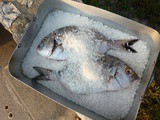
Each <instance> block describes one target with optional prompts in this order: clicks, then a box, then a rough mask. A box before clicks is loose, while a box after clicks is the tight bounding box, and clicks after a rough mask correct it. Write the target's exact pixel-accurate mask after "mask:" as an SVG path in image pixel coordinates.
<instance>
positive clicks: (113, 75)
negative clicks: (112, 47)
mask: <svg viewBox="0 0 160 120" xmlns="http://www.w3.org/2000/svg"><path fill="white" fill-rule="evenodd" d="M102 63H103V74H104V75H105V78H106V79H105V83H106V85H108V91H117V90H121V89H125V88H129V87H130V86H131V85H132V84H133V83H135V82H137V81H139V80H140V78H139V76H138V75H137V74H136V72H135V71H134V70H133V69H132V68H131V67H129V66H128V65H127V64H126V63H125V62H123V61H122V60H120V59H118V58H116V57H113V56H110V55H107V56H105V57H104V58H103V60H102ZM106 81H107V82H106Z"/></svg>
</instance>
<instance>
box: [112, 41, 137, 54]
mask: <svg viewBox="0 0 160 120" xmlns="http://www.w3.org/2000/svg"><path fill="white" fill-rule="evenodd" d="M138 41H139V39H130V40H116V41H114V42H115V43H114V44H117V45H118V47H120V49H121V48H122V49H124V50H126V51H128V52H132V53H137V51H136V50H135V49H134V48H132V45H134V44H135V43H136V42H138Z"/></svg>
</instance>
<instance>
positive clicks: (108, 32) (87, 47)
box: [22, 11, 149, 119]
mask: <svg viewBox="0 0 160 120" xmlns="http://www.w3.org/2000/svg"><path fill="white" fill-rule="evenodd" d="M70 25H75V26H80V25H81V26H82V27H83V26H84V27H86V28H94V29H96V30H97V31H99V32H100V33H102V34H103V35H105V36H106V37H107V38H108V39H111V40H118V39H134V38H137V37H136V36H132V35H129V34H127V33H124V32H121V31H119V30H115V29H113V28H110V27H108V26H105V25H103V24H102V23H101V22H98V21H93V20H91V19H89V18H87V17H84V16H80V15H75V14H72V13H67V12H63V11H55V12H53V13H50V14H49V15H48V17H47V18H46V20H45V21H44V23H43V26H42V28H41V30H40V32H39V34H38V35H37V37H36V38H35V40H34V42H33V44H32V46H31V48H30V50H29V52H28V54H27V56H26V58H25V59H24V62H23V64H22V69H23V71H24V74H25V75H27V76H28V77H30V78H33V77H35V76H36V75H38V73H37V72H36V71H35V70H33V66H39V67H43V68H48V69H52V70H57V71H58V70H61V69H63V68H64V67H65V66H66V65H69V69H68V70H67V72H65V74H64V75H63V76H62V77H64V79H62V81H61V82H63V83H64V84H65V82H66V83H67V84H69V86H68V88H69V89H70V90H73V91H75V92H82V91H86V90H88V88H92V89H90V91H94V90H95V91H96V90H97V91H98V90H103V89H104V88H101V87H102V85H101V84H100V82H96V80H98V78H100V76H101V74H100V73H99V71H100V70H97V68H98V66H96V64H95V63H94V62H90V60H91V59H94V58H92V57H93V56H92V54H90V52H92V51H93V49H94V47H93V45H92V44H93V43H92V42H91V41H88V40H87V39H86V37H84V39H85V40H82V39H83V38H82V35H77V38H74V39H73V36H72V33H69V34H67V38H66V41H67V42H69V43H67V42H66V44H63V45H64V47H65V48H66V50H67V52H68V56H69V58H70V59H69V60H70V61H69V62H68V61H65V62H64V61H62V62H57V61H53V60H49V59H46V58H45V57H42V56H40V55H38V54H37V52H36V47H37V46H38V44H39V43H40V41H41V39H42V38H43V37H45V36H46V35H48V34H49V33H50V32H52V31H54V30H56V29H58V28H61V27H64V26H70ZM69 36H70V37H69ZM79 36H81V38H78V37H79ZM67 39H68V40H67ZM69 39H72V41H71V40H69ZM76 39H81V40H79V41H77V40H76ZM88 39H91V38H88ZM74 40H76V41H74ZM68 44H70V46H68ZM79 45H80V46H79ZM133 48H134V49H136V50H137V51H138V53H136V54H134V53H122V52H120V51H109V52H108V54H110V55H113V56H116V57H118V58H120V59H121V60H123V61H124V62H126V63H127V64H128V65H129V66H131V67H132V68H133V69H134V70H135V71H136V73H137V74H138V75H139V76H140V77H141V76H142V73H143V71H144V69H145V65H146V64H147V62H148V56H149V49H148V48H147V44H146V43H145V42H144V41H141V40H140V41H138V42H137V43H136V44H135V45H133ZM72 49H74V51H72ZM89 51H90V52H89ZM70 53H72V54H70ZM77 53H78V54H79V55H76V54H77ZM86 55H87V57H88V56H89V59H86ZM73 63H74V64H73ZM79 65H82V67H81V68H83V69H80V66H79ZM83 66H84V67H83ZM95 68H96V69H95ZM99 69H100V68H99ZM78 70H79V71H78ZM86 71H87V72H86ZM93 71H94V72H93ZM76 72H82V76H80V75H79V74H76ZM83 74H85V75H83ZM66 77H68V78H66ZM90 79H92V81H89V80H90ZM85 80H88V82H86V81H85ZM40 83H41V84H42V85H44V86H46V87H48V88H49V89H51V90H52V91H54V92H56V93H58V94H60V95H62V96H64V97H66V98H67V99H69V100H71V101H73V102H75V103H77V104H79V105H81V106H83V107H85V108H87V109H90V110H92V111H94V112H96V113H97V114H100V115H102V116H104V117H106V118H107V119H121V118H123V117H125V115H126V114H127V113H128V111H129V109H130V107H131V106H132V103H133V100H134V96H135V93H136V90H137V89H138V85H139V83H136V84H134V85H132V86H131V87H130V88H128V89H125V90H120V91H117V92H102V93H98V94H89V95H79V94H74V93H72V92H70V91H69V90H68V89H66V88H64V87H63V86H62V85H61V84H60V82H59V81H40Z"/></svg>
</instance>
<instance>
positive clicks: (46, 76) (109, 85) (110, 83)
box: [33, 55, 140, 94]
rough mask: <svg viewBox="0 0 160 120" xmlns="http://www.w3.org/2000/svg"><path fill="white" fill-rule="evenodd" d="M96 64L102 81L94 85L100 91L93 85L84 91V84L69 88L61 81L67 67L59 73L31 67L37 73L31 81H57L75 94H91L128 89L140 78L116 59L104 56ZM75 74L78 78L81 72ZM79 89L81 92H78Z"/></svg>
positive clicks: (68, 85)
mask: <svg viewBox="0 0 160 120" xmlns="http://www.w3.org/2000/svg"><path fill="white" fill-rule="evenodd" d="M97 64H99V65H100V66H102V70H101V73H102V77H103V80H102V81H101V80H97V81H96V84H100V85H101V87H102V89H98V90H97V89H96V86H93V85H90V86H87V87H85V89H83V84H85V83H84V82H80V83H78V84H75V85H74V87H73V86H70V84H69V83H68V82H65V80H62V79H64V78H62V76H63V74H65V72H67V67H66V68H65V69H63V70H60V71H54V70H50V69H46V68H41V67H33V68H34V69H35V70H36V71H37V72H38V73H39V75H38V76H36V77H34V78H33V80H57V81H59V82H60V83H61V84H62V86H64V87H65V88H66V89H68V90H70V91H71V92H73V93H76V94H91V93H100V92H104V91H118V90H121V89H126V88H128V87H130V86H131V85H132V84H133V83H135V82H136V81H138V80H140V78H139V77H138V75H137V74H136V73H135V72H134V71H133V70H132V68H130V67H129V66H128V65H127V64H126V63H125V62H123V61H122V60H120V59H118V58H116V57H113V56H110V55H104V56H103V57H100V58H99V59H98V60H97ZM77 74H79V75H78V76H80V75H81V72H79V73H77ZM83 75H84V74H83ZM99 79H100V78H99ZM91 81H93V80H91ZM97 82H100V83H97ZM73 84H74V83H73ZM76 86H77V87H76ZM72 87H73V88H72ZM81 88H82V89H81ZM79 89H81V90H80V91H79Z"/></svg>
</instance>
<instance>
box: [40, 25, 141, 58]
mask: <svg viewBox="0 0 160 120" xmlns="http://www.w3.org/2000/svg"><path fill="white" fill-rule="evenodd" d="M81 31H84V32H85V33H87V34H88V35H92V36H93V39H94V46H95V47H96V48H97V49H96V51H95V52H97V53H99V54H104V53H106V52H107V51H109V50H120V51H131V52H133V53H136V52H137V51H136V50H135V49H133V48H132V47H131V46H132V45H133V44H134V43H136V42H137V41H138V39H126V40H108V39H107V38H106V37H105V36H104V35H103V34H101V33H100V32H99V31H97V30H95V29H88V28H84V27H77V26H66V27H62V28H59V29H57V30H55V31H53V32H52V33H50V34H49V35H47V36H46V37H44V38H43V39H42V40H41V42H40V44H39V45H38V46H37V52H38V53H39V54H40V55H41V56H44V57H47V58H49V59H53V60H67V59H68V57H67V53H66V51H65V49H64V47H63V43H64V41H65V36H64V34H66V33H69V32H72V33H75V35H77V34H76V33H78V32H81Z"/></svg>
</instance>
